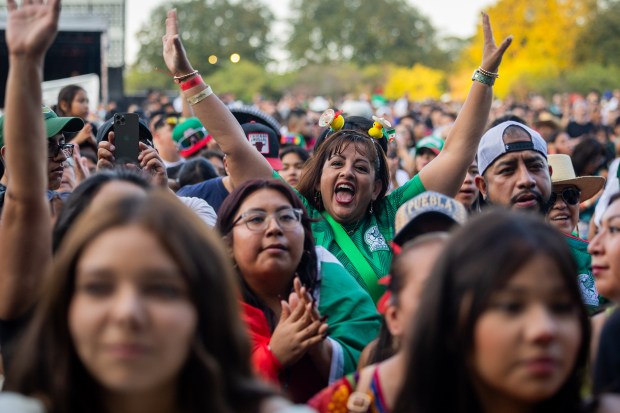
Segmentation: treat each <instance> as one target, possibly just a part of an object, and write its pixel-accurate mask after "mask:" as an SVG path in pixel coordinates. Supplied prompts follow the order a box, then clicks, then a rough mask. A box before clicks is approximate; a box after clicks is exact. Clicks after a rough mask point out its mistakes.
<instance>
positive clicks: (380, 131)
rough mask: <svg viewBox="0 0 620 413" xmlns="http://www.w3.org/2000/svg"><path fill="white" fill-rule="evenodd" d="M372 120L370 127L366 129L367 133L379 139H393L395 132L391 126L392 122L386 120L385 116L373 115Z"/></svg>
mask: <svg viewBox="0 0 620 413" xmlns="http://www.w3.org/2000/svg"><path fill="white" fill-rule="evenodd" d="M372 120H374V123H373V124H372V128H370V129H368V134H369V135H370V136H372V137H373V138H375V139H381V138H383V137H385V139H387V140H388V141H390V142H391V141H393V140H394V136H395V135H396V132H395V130H394V129H393V128H392V124H391V123H390V122H388V121H387V120H386V119H385V118H380V117H377V116H373V117H372Z"/></svg>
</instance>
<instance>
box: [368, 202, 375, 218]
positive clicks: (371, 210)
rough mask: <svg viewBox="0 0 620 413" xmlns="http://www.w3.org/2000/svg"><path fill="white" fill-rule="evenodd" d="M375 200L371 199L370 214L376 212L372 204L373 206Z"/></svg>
mask: <svg viewBox="0 0 620 413" xmlns="http://www.w3.org/2000/svg"><path fill="white" fill-rule="evenodd" d="M373 203H374V201H370V210H369V211H368V212H369V213H370V215H372V213H373V212H374V210H373V208H372V206H373Z"/></svg>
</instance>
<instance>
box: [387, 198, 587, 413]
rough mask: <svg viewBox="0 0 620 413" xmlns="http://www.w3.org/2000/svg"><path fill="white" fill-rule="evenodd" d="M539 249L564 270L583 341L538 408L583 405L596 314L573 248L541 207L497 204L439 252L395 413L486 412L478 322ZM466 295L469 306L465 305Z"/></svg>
mask: <svg viewBox="0 0 620 413" xmlns="http://www.w3.org/2000/svg"><path fill="white" fill-rule="evenodd" d="M537 255H544V256H545V257H548V258H550V259H551V260H552V261H553V262H554V263H555V264H556V265H557V267H558V269H559V274H560V275H561V277H562V279H563V281H564V283H565V285H566V288H567V291H568V292H569V294H570V296H571V301H572V304H573V306H574V309H575V314H576V315H575V317H576V318H577V319H578V322H579V324H580V329H581V337H580V339H581V344H580V346H579V349H578V352H577V357H576V362H575V365H574V366H573V369H572V371H571V372H570V374H569V375H568V377H567V379H566V381H565V383H564V384H563V385H562V386H561V387H560V389H559V390H558V391H557V392H556V394H555V395H553V396H552V397H551V398H549V399H548V400H545V401H543V402H541V403H538V405H537V406H535V409H534V411H535V412H567V413H569V412H570V413H575V412H579V411H581V402H580V392H581V390H582V384H583V380H584V377H585V373H586V363H587V359H588V347H589V342H590V321H589V319H588V313H587V311H586V308H585V306H584V305H583V301H582V298H581V292H580V290H579V286H578V285H577V281H576V280H577V264H576V262H575V260H574V258H573V256H572V254H571V251H570V248H569V246H568V244H567V243H566V240H565V239H564V237H563V236H562V235H561V234H560V233H559V232H558V231H557V230H556V229H554V228H553V227H551V226H550V225H549V224H547V223H545V222H544V221H543V220H542V218H541V217H539V216H537V215H535V214H524V213H517V212H513V211H509V210H491V211H489V212H486V213H482V214H480V215H478V216H477V217H475V218H472V219H471V220H470V221H469V222H468V223H467V224H465V225H464V226H463V227H461V228H459V229H458V230H457V231H456V232H455V233H454V234H453V236H452V238H451V240H450V241H449V242H448V243H447V244H446V246H445V248H444V249H443V252H442V254H441V255H440V256H439V258H438V259H437V264H436V266H435V268H434V271H433V272H432V274H431V275H430V277H429V279H428V281H427V284H426V290H425V293H424V295H423V296H422V301H421V302H420V307H419V309H418V312H417V316H416V317H415V321H414V324H413V326H412V328H413V336H412V337H413V339H412V340H411V343H410V344H409V345H408V348H407V352H408V357H409V361H408V365H407V367H406V371H407V373H406V377H405V380H404V381H403V385H402V387H401V391H400V394H399V396H398V398H397V400H396V403H395V406H394V409H393V412H394V413H401V412H402V413H405V412H407V413H408V412H417V413H430V412H455V413H470V412H480V411H482V408H481V406H480V401H479V398H478V395H477V393H476V391H475V389H474V387H473V384H472V382H473V380H474V377H475V374H476V373H475V372H473V371H472V367H471V365H470V364H471V363H468V361H469V360H470V358H471V354H473V351H474V330H475V326H476V323H477V322H478V319H479V318H480V316H481V315H482V314H483V313H484V312H485V311H486V310H487V308H488V306H489V301H490V299H491V295H492V294H493V293H494V292H496V291H498V290H499V289H501V288H502V287H503V286H504V285H506V283H507V282H509V280H510V278H511V277H512V276H514V274H516V273H517V272H518V271H519V269H520V268H522V266H523V265H525V264H526V263H527V262H529V261H530V260H531V259H532V258H533V257H536V256H537ZM466 300H467V303H469V305H463V303H464V302H465V301H466ZM465 308H467V310H464V309H465Z"/></svg>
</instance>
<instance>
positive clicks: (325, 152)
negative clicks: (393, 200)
mask: <svg viewBox="0 0 620 413" xmlns="http://www.w3.org/2000/svg"><path fill="white" fill-rule="evenodd" d="M349 145H355V149H356V150H357V151H358V152H359V153H363V154H364V156H365V157H366V158H367V159H368V160H369V161H370V164H371V165H372V166H373V168H374V171H375V180H376V181H381V192H379V196H377V200H380V199H382V198H383V197H384V196H385V193H386V192H387V190H388V187H389V185H390V173H389V171H388V168H387V159H386V157H385V153H384V152H383V149H381V146H380V145H379V143H377V142H376V141H375V139H374V138H371V137H370V136H368V135H365V134H363V133H361V132H357V131H354V130H341V131H338V132H336V133H334V134H333V135H331V136H329V137H328V138H326V139H325V142H323V143H322V144H321V145H320V146H319V149H318V150H317V151H316V153H315V154H314V156H312V158H310V160H309V161H308V162H306V166H305V167H304V170H303V172H302V174H301V179H300V181H299V184H298V185H297V191H298V192H299V193H300V194H302V195H303V196H304V197H305V198H306V199H307V200H308V202H309V203H310V204H311V205H312V206H313V207H314V208H316V209H318V210H319V211H322V210H323V209H324V208H323V201H322V200H321V199H320V197H317V196H316V188H317V187H319V185H320V183H321V175H322V173H323V165H325V162H327V161H328V160H329V158H331V157H332V156H333V155H334V154H340V153H342V152H343V151H344V150H346V149H347V147H348V146H349Z"/></svg>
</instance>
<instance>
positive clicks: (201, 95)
mask: <svg viewBox="0 0 620 413" xmlns="http://www.w3.org/2000/svg"><path fill="white" fill-rule="evenodd" d="M212 94H213V90H212V89H211V86H207V88H206V89H202V90H201V91H200V92H198V93H196V94H195V95H193V96H190V97H188V98H187V103H189V104H190V105H192V106H194V105H195V104H197V103H200V102H202V101H203V100H205V99H206V98H208V97H209V96H211V95H212Z"/></svg>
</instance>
